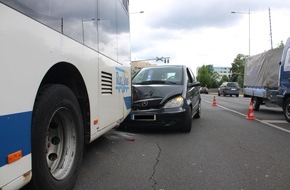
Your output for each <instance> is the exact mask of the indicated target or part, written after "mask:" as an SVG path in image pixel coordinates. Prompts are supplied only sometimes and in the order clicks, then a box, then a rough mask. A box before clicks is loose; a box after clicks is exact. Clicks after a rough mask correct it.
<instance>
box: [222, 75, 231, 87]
mask: <svg viewBox="0 0 290 190" xmlns="http://www.w3.org/2000/svg"><path fill="white" fill-rule="evenodd" d="M229 81H230V79H229V77H228V76H227V75H223V76H222V79H221V80H220V82H219V86H220V85H221V84H222V83H223V82H229Z"/></svg>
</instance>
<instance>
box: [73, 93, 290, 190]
mask: <svg viewBox="0 0 290 190" xmlns="http://www.w3.org/2000/svg"><path fill="white" fill-rule="evenodd" d="M212 100H213V95H202V113H201V118H200V119H194V120H193V123H192V131H191V133H189V134H184V133H180V132H177V131H176V130H173V129H162V128H160V129H154V128H145V129H144V128H134V129H128V130H127V131H117V130H112V131H110V132H109V133H107V134H105V135H104V136H102V137H101V138H99V139H97V140H96V141H94V142H93V143H91V144H90V145H89V146H87V150H86V155H85V158H84V162H83V166H82V168H81V172H80V176H79V179H78V181H77V184H76V186H75V190H85V189H86V190H96V189H104V190H105V189H106V190H131V189H132V190H133V189H138V190H143V189H144V190H151V189H152V190H183V189H184V190H192V189H198V190H203V189H206V190H211V189H214V190H216V189H223V190H224V189H230V190H234V189H237V190H242V189H243V190H246V189H251V190H252V189H263V190H265V189H279V190H280V189H290V180H289V178H290V164H289V163H290V148H289V147H290V126H289V124H288V123H286V122H285V120H284V117H283V115H282V111H281V109H279V108H274V109H272V108H266V107H262V106H261V110H260V111H259V112H255V113H254V115H255V117H256V120H247V119H246V118H245V116H246V115H247V112H248V108H249V100H250V99H249V98H243V97H239V98H236V97H217V96H216V100H217V105H218V106H217V107H212Z"/></svg>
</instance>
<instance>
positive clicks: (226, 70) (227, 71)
mask: <svg viewBox="0 0 290 190" xmlns="http://www.w3.org/2000/svg"><path fill="white" fill-rule="evenodd" d="M230 69H231V67H213V72H217V73H218V74H219V75H220V76H221V77H220V79H222V77H223V76H225V75H226V76H227V77H229V75H231V70H230Z"/></svg>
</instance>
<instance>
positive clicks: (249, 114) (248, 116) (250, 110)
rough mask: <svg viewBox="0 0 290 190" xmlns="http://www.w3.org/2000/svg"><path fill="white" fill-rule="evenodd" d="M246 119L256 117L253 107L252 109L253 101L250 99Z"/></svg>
mask: <svg viewBox="0 0 290 190" xmlns="http://www.w3.org/2000/svg"><path fill="white" fill-rule="evenodd" d="M246 119H248V120H255V119H256V117H255V116H254V109H253V102H252V101H250V106H249V110H248V115H247V117H246Z"/></svg>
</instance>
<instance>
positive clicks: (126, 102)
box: [124, 96, 132, 110]
mask: <svg viewBox="0 0 290 190" xmlns="http://www.w3.org/2000/svg"><path fill="white" fill-rule="evenodd" d="M124 102H125V105H126V108H127V110H128V109H130V108H131V104H132V98H131V96H127V97H124Z"/></svg>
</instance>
